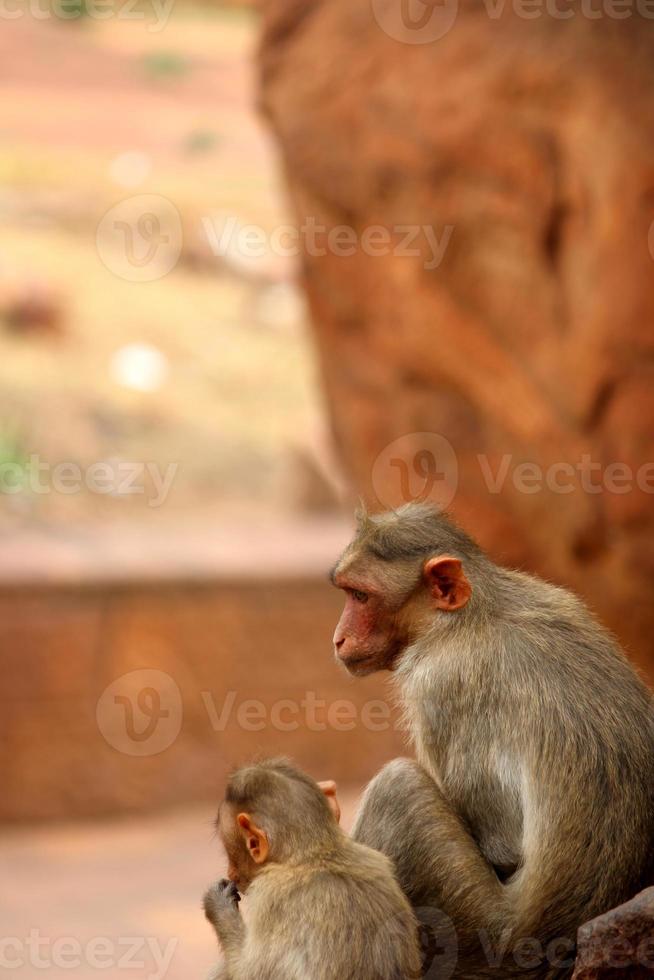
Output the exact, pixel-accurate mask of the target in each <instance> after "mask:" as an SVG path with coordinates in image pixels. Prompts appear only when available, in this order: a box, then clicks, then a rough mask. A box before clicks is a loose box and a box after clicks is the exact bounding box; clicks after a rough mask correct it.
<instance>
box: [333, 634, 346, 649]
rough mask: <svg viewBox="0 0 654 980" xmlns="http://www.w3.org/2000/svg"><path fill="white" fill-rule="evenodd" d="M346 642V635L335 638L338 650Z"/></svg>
mask: <svg viewBox="0 0 654 980" xmlns="http://www.w3.org/2000/svg"><path fill="white" fill-rule="evenodd" d="M344 643H345V637H343V639H342V640H336V639H335V640H334V646H335V647H336V649H337V650H340V649H341V647H342V646H343V644H344Z"/></svg>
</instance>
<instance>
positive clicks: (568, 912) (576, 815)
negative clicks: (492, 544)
mask: <svg viewBox="0 0 654 980" xmlns="http://www.w3.org/2000/svg"><path fill="white" fill-rule="evenodd" d="M332 577H333V581H334V584H335V585H336V586H337V587H338V588H340V589H343V591H344V592H345V594H346V599H345V609H344V611H343V615H342V617H341V620H340V622H339V624H338V626H337V628H336V633H335V635H334V646H335V653H336V656H337V657H338V659H339V660H340V661H341V662H342V663H343V664H344V665H345V666H346V667H347V669H348V670H349V671H350V673H352V674H355V675H357V676H362V675H365V674H371V673H373V672H374V671H378V670H390V671H393V672H394V674H395V677H396V678H397V681H398V682H399V685H400V688H401V693H402V700H403V703H404V706H405V711H406V717H407V721H408V725H409V729H410V733H411V736H412V739H413V741H414V743H415V748H416V754H417V758H418V761H417V762H413V761H409V760H396V761H395V762H392V763H390V764H389V765H388V766H387V767H386V768H384V769H383V770H382V771H381V772H380V773H379V774H378V776H377V777H376V778H375V779H374V780H373V782H372V783H371V784H370V786H369V787H368V789H367V791H366V794H365V797H364V800H363V803H362V807H361V810H360V813H359V816H358V818H357V822H356V826H355V829H354V832H353V837H354V838H355V839H356V840H357V841H359V842H361V843H364V844H368V845H369V846H371V847H375V848H378V849H380V850H381V851H383V852H384V853H385V854H387V855H388V856H389V857H391V858H392V859H393V862H394V864H395V868H396V871H397V874H398V878H399V881H400V884H401V885H402V887H403V889H404V891H405V892H406V894H407V895H408V897H409V898H410V900H411V902H412V904H413V905H414V907H416V908H418V907H432V908H433V907H437V908H439V909H440V910H442V911H443V912H444V913H446V915H447V916H449V917H450V919H451V920H452V922H453V924H454V926H455V928H456V931H457V936H458V943H459V962H458V967H457V973H456V975H457V976H460V977H487V976H495V977H504V976H512V975H514V974H521V975H529V976H533V977H564V976H568V975H569V974H570V972H571V962H572V960H573V959H574V951H573V943H574V938H575V934H576V930H577V927H578V926H579V925H580V924H581V923H582V922H584V921H585V920H587V919H590V918H592V917H593V916H595V915H597V914H598V913H600V912H603V911H605V910H607V909H609V908H610V907H612V906H614V905H616V904H618V903H620V902H622V901H624V900H625V899H628V898H629V897H631V896H632V895H633V894H634V893H635V892H636V891H638V889H639V888H640V887H642V886H644V885H645V884H646V883H647V882H648V880H649V878H650V876H651V875H652V866H653V853H652V852H653V841H654V795H653V793H654V707H653V702H652V697H651V695H650V693H649V692H648V690H647V689H646V687H645V686H644V684H643V683H642V682H641V681H640V679H639V678H638V676H637V675H636V673H635V671H634V670H633V669H632V667H631V666H630V665H629V663H628V662H627V660H626V659H625V657H624V656H623V654H622V653H621V651H620V650H619V648H618V646H617V645H616V642H615V641H614V640H613V638H612V637H611V636H610V635H609V634H608V633H607V632H605V630H604V629H603V628H602V627H601V626H600V625H599V623H598V622H597V621H596V620H595V619H594V617H593V616H592V615H591V614H590V613H589V612H588V610H587V609H586V608H585V607H584V605H583V604H582V603H581V602H580V601H579V599H577V598H575V596H573V595H571V594H570V593H569V592H566V591H565V590H564V589H560V588H555V587H554V586H552V585H549V584H547V583H546V582H543V581H540V580H538V579H536V578H532V577H531V576H529V575H525V574H522V573H520V572H515V571H507V570H506V569H503V568H499V567H498V566H497V565H495V564H493V562H492V561H490V559H489V558H487V557H486V555H484V553H483V552H482V551H481V550H480V548H479V547H478V546H477V545H476V544H475V543H474V542H473V541H472V540H471V539H470V538H469V537H468V535H467V534H465V533H464V532H463V531H461V530H460V529H459V528H457V527H456V526H454V525H453V524H452V523H451V522H450V521H449V520H448V519H447V518H446V517H444V516H443V515H442V514H440V513H438V512H437V511H435V510H433V509H432V508H430V507H428V506H426V505H416V504H412V505H408V506H406V507H403V508H401V509H400V510H399V511H397V512H395V513H391V514H387V515H380V516H372V517H369V516H365V515H364V516H362V517H361V519H360V523H359V528H358V533H357V535H356V537H355V539H354V541H353V542H352V543H351V544H350V545H349V547H348V548H347V550H346V551H345V553H344V554H343V556H342V558H341V559H340V561H339V562H338V563H337V565H336V567H335V569H334V571H333V573H332ZM628 614H629V611H628V610H625V615H628ZM525 937H531V938H532V939H533V940H536V941H535V942H531V943H530V944H527V945H526V944H525ZM449 975H450V974H449V973H448V976H449Z"/></svg>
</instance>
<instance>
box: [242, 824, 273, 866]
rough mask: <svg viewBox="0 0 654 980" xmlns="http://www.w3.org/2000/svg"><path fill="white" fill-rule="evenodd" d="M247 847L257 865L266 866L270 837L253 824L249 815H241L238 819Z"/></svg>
mask: <svg viewBox="0 0 654 980" xmlns="http://www.w3.org/2000/svg"><path fill="white" fill-rule="evenodd" d="M236 823H237V824H238V826H239V829H240V831H241V834H242V836H243V840H244V841H245V846H246V847H247V849H248V852H249V854H250V857H251V858H252V860H253V861H254V863H255V864H265V862H266V861H267V860H268V851H269V850H270V846H269V844H268V835H267V834H266V832H265V830H262V829H261V828H260V827H257V825H256V824H255V823H253V821H252V818H251V817H250V815H249V814H248V813H239V815H238V816H237V818H236Z"/></svg>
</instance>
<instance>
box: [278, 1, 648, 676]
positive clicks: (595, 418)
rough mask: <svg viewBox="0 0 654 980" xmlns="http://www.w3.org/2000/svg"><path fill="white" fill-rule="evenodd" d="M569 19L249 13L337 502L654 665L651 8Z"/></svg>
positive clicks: (541, 6) (541, 9) (572, 13)
mask: <svg viewBox="0 0 654 980" xmlns="http://www.w3.org/2000/svg"><path fill="white" fill-rule="evenodd" d="M582 7H583V5H582ZM591 8H592V9H591ZM627 8H628V12H627V13H626V14H625V10H627ZM583 9H584V10H585V14H584V13H582V11H581V9H580V8H579V7H578V6H577V5H570V7H569V9H568V5H566V4H559V5H558V8H556V7H555V6H554V5H553V4H551V3H545V0H543V2H542V3H540V2H539V0H531V2H529V3H524V4H522V3H520V2H518V0H513V3H506V4H498V3H494V2H491V0H485V2H484V3H482V2H476V0H475V2H471V0H470V2H468V0H462V2H460V3H459V4H458V5H457V4H456V0H446V2H445V3H444V4H435V3H427V2H426V0H424V2H423V0H404V2H403V3H402V4H400V3H399V2H398V0H371V2H361V3H353V2H352V0H264V3H263V20H264V31H263V44H262V54H261V66H262V82H263V85H262V87H263V105H264V109H265V111H266V113H267V115H268V117H269V118H270V120H271V121H272V125H273V129H274V131H275V132H276V134H277V137H278V139H279V143H280V145H281V148H282V152H283V158H284V163H285V169H286V173H287V177H288V184H289V188H290V192H291V197H292V201H293V204H294V207H295V210H296V214H297V217H298V220H299V223H300V225H301V226H302V234H301V240H302V243H303V245H302V252H303V268H304V280H305V284H306V288H307V292H308V295H309V298H310V302H311V307H312V313H313V319H314V323H315V332H316V337H317V342H318V347H319V351H320V355H321V362H322V367H323V373H324V382H325V388H326V393H327V398H328V403H329V406H330V409H331V417H332V421H333V430H334V435H335V440H336V443H337V446H338V447H339V449H340V451H341V453H342V457H343V460H344V462H345V465H346V468H347V471H348V473H349V475H350V477H351V482H352V486H353V487H354V488H355V489H356V491H357V492H358V493H362V494H363V495H364V496H365V497H366V498H368V499H369V500H370V501H372V502H373V503H374V504H377V505H380V504H381V505H385V506H387V505H389V504H397V503H399V502H400V501H402V500H403V499H407V498H410V497H416V496H419V495H421V494H424V495H430V496H433V497H435V498H436V499H439V500H441V501H443V502H444V503H449V504H450V505H451V510H452V512H453V513H454V514H455V516H456V517H457V518H458V519H460V520H461V522H462V523H464V524H465V526H466V527H467V528H469V529H470V530H471V531H472V532H473V533H474V534H476V536H477V537H478V538H479V539H480V540H481V543H482V544H483V545H484V546H486V547H487V548H489V549H490V551H491V553H492V554H493V555H494V556H495V557H496V558H498V559H500V560H502V561H504V562H507V563H513V564H517V565H520V566H522V567H526V568H529V569H531V570H534V571H537V572H539V573H541V574H543V575H545V576H547V577H549V578H551V579H553V580H555V581H558V582H560V583H562V584H566V585H569V586H571V587H572V588H574V589H576V590H577V591H578V592H580V593H581V594H582V595H584V596H585V597H586V598H587V599H588V600H589V601H590V603H591V604H592V605H593V606H594V607H595V608H596V610H597V611H598V613H599V614H600V615H601V616H602V618H603V619H604V621H605V622H607V623H608V625H609V626H610V627H612V628H613V629H614V630H615V631H616V632H617V633H618V634H619V636H620V637H621V639H622V640H623V641H624V642H625V643H626V645H627V647H628V648H629V649H630V651H631V653H632V655H633V656H634V657H635V659H636V660H639V661H640V663H641V664H642V665H643V666H645V667H649V668H650V669H651V670H652V671H653V672H654V654H653V647H652V642H651V636H652V632H653V628H654V604H653V603H652V601H651V597H652V594H653V591H652V590H653V588H654V506H653V504H654V496H653V493H654V465H652V460H654V445H653V442H654V440H653V438H652V421H653V418H654V384H653V381H654V264H653V258H652V251H653V250H654V232H653V231H652V226H651V223H652V221H653V219H654V163H653V157H652V146H653V145H654V23H652V21H651V19H650V17H651V16H654V5H652V9H649V8H646V5H645V4H640V5H639V6H638V7H637V6H636V5H635V4H634V5H633V6H632V5H630V4H629V3H627V4H626V5H624V4H623V5H622V6H621V10H620V11H618V12H617V13H616V12H615V11H614V9H613V6H612V5H611V4H609V3H608V2H607V3H602V2H601V0H592V2H590V4H589V5H586V7H583ZM557 11H558V12H557ZM616 11H617V6H616ZM402 16H404V18H405V19H404V22H403V21H402ZM619 18H620V19H619ZM340 226H343V227H340ZM330 230H331V235H330V234H329V231H330ZM525 464H526V465H525Z"/></svg>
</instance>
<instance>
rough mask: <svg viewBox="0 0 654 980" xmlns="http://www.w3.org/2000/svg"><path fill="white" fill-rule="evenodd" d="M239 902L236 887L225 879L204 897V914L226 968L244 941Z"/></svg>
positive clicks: (220, 975)
mask: <svg viewBox="0 0 654 980" xmlns="http://www.w3.org/2000/svg"><path fill="white" fill-rule="evenodd" d="M240 900H241V898H240V895H239V894H238V891H237V888H236V885H235V884H234V883H233V882H231V881H229V880H228V879H227V878H223V879H222V880H221V881H217V882H215V884H213V885H212V886H211V888H210V889H209V890H208V892H207V893H206V895H205V896H204V914H205V915H206V917H207V919H208V920H209V922H210V923H211V925H212V926H213V927H214V930H215V932H216V935H217V937H218V940H219V942H220V945H221V946H222V948H223V951H224V953H225V959H226V961H227V966H229V965H230V960H231V959H232V958H233V957H234V956H235V955H236V954H238V953H239V952H240V951H241V948H242V946H243V943H244V941H245V924H244V922H243V919H242V918H241V913H240V912H239V910H238V903H239V902H240ZM227 976H228V973H227V971H225V973H224V974H221V973H220V971H219V972H218V977H219V978H223V977H227Z"/></svg>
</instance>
